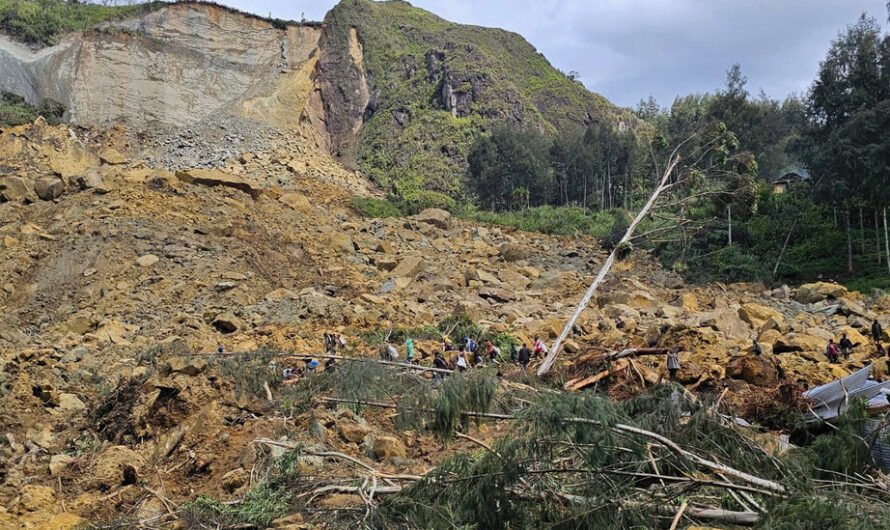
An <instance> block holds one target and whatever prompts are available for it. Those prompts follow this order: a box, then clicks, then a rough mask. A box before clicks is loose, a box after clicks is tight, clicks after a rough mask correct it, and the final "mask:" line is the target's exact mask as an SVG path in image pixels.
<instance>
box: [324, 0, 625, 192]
mask: <svg viewBox="0 0 890 530" xmlns="http://www.w3.org/2000/svg"><path fill="white" fill-rule="evenodd" d="M321 49H322V52H323V53H322V57H321V60H320V68H319V70H320V72H319V73H320V76H319V80H320V82H321V89H322V93H323V96H324V100H325V104H326V106H327V109H328V116H329V122H328V130H329V132H330V134H331V136H332V146H333V148H334V150H335V152H336V154H338V155H340V156H341V157H344V158H347V159H352V158H356V159H357V161H358V163H359V165H360V166H361V167H362V169H364V170H365V171H366V172H367V173H368V174H370V175H371V176H372V177H373V178H374V179H375V180H376V181H377V182H379V183H382V184H385V185H391V186H393V187H394V188H396V190H397V191H398V192H399V194H400V195H403V196H410V195H412V194H413V193H414V192H416V191H417V190H420V189H423V190H433V191H436V192H441V193H445V194H448V195H457V194H459V187H460V186H459V185H460V182H459V179H458V178H456V176H457V175H460V174H461V173H462V171H461V169H462V164H463V161H464V160H465V159H466V154H467V151H468V148H469V145H470V144H471V142H472V139H473V138H474V136H475V132H477V131H478V130H479V129H480V128H483V127H485V126H486V124H489V123H491V122H495V121H508V122H513V123H516V124H523V125H529V126H534V127H538V128H540V129H542V130H545V131H555V130H557V129H561V128H565V127H570V126H580V125H583V124H585V123H589V122H592V121H597V120H602V121H605V122H609V123H611V124H613V125H616V126H618V125H619V123H620V122H621V121H623V120H627V121H628V122H630V121H632V118H631V117H629V116H625V115H624V114H623V113H622V112H621V111H620V110H618V109H616V107H614V106H613V105H612V104H610V103H609V102H608V101H607V100H605V99H604V98H603V97H602V96H599V95H597V94H593V93H591V92H589V91H588V90H586V89H585V88H584V86H583V85H582V84H581V83H579V82H576V81H573V80H572V79H570V78H568V77H567V76H566V75H564V74H563V73H561V72H560V71H558V70H557V69H555V68H554V67H553V66H552V65H551V64H550V63H549V62H548V61H547V59H546V58H545V57H544V56H543V55H541V54H540V53H539V52H538V51H537V50H535V48H534V47H533V46H532V45H531V44H529V43H528V42H527V41H526V40H525V39H523V38H522V37H521V36H520V35H517V34H515V33H510V32H507V31H503V30H500V29H489V28H481V27H476V26H465V25H459V24H454V23H451V22H448V21H446V20H443V19H441V18H439V17H437V16H435V15H433V14H432V13H429V12H426V11H423V10H421V9H417V8H414V7H412V6H411V5H410V4H408V3H407V2H402V1H391V2H371V1H369V0H344V1H343V2H341V3H340V4H339V5H337V6H336V7H335V8H334V9H332V10H331V11H330V12H329V13H328V15H327V17H326V19H325V31H324V35H323V37H322V44H321ZM356 133H358V134H356Z"/></svg>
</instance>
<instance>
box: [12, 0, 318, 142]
mask: <svg viewBox="0 0 890 530" xmlns="http://www.w3.org/2000/svg"><path fill="white" fill-rule="evenodd" d="M320 35H321V30H320V29H319V28H313V27H294V26H292V27H289V28H287V29H280V28H277V27H275V26H273V25H272V24H271V23H269V22H266V21H264V20H260V19H257V18H253V17H249V16H245V15H243V14H239V13H236V12H232V11H229V10H227V9H224V8H220V7H216V6H212V5H202V4H177V5H172V6H169V7H166V8H163V9H160V10H158V11H155V12H153V13H150V14H148V15H145V16H143V17H140V18H136V19H131V20H127V21H122V22H119V23H114V24H112V25H111V26H109V28H108V30H107V31H101V32H88V33H85V34H76V35H71V36H69V37H67V38H66V39H65V40H64V41H63V42H62V43H61V44H59V45H57V46H55V47H53V48H47V49H44V50H41V51H39V52H32V51H31V50H28V49H26V48H24V47H22V46H19V45H16V44H14V43H11V42H10V41H8V40H6V39H5V38H2V37H0V39H2V40H0V71H2V73H0V88H2V89H4V90H8V91H10V92H14V93H16V94H19V95H22V96H24V97H25V98H26V99H27V100H28V101H30V102H36V101H38V100H40V99H44V98H51V99H54V100H57V101H59V102H61V103H63V104H64V105H65V107H66V108H67V109H68V113H69V115H68V118H69V120H70V121H71V122H73V123H77V124H80V125H103V124H107V123H111V122H118V121H119V122H126V123H129V124H131V125H134V126H137V127H138V126H144V125H149V124H160V125H177V126H181V125H188V124H191V123H194V122H197V121H200V120H201V119H203V118H205V117H207V116H210V115H213V114H214V113H219V112H221V111H225V112H227V113H230V112H233V111H234V112H238V111H240V110H243V108H242V107H241V106H240V105H239V104H240V103H242V102H243V101H245V100H247V99H250V98H257V97H261V96H270V95H273V94H274V93H275V91H276V88H278V86H279V85H280V84H282V83H283V81H284V80H286V79H287V78H288V74H290V73H292V72H294V71H299V70H300V69H301V67H303V66H304V65H305V64H306V63H307V62H308V61H310V58H311V57H312V55H313V54H314V53H315V51H316V49H317V46H318V39H319V37H320ZM291 77H293V76H291ZM311 88H312V87H311V86H307V87H305V93H303V94H302V97H301V98H297V100H298V102H299V106H298V107H297V108H294V109H289V110H290V111H291V112H292V113H293V114H295V115H296V116H299V115H300V113H301V112H302V109H303V106H305V105H306V102H307V100H308V98H309V95H310V94H309V92H310V89H311Z"/></svg>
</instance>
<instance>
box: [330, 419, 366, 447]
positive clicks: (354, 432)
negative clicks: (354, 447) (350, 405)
mask: <svg viewBox="0 0 890 530" xmlns="http://www.w3.org/2000/svg"><path fill="white" fill-rule="evenodd" d="M337 431H338V432H339V433H340V436H342V437H343V439H344V440H346V441H347V442H352V443H361V441H362V440H364V439H365V437H366V436H368V434H369V433H370V432H371V430H370V429H369V428H368V426H367V425H364V424H361V423H358V422H352V421H340V422H338V423H337Z"/></svg>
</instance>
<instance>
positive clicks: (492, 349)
mask: <svg viewBox="0 0 890 530" xmlns="http://www.w3.org/2000/svg"><path fill="white" fill-rule="evenodd" d="M485 353H487V354H488V360H489V361H490V362H492V363H493V362H495V361H496V360H497V359H498V357H500V356H501V349H500V348H498V347H497V346H495V345H494V344H492V342H491V341H488V342H486V343H485Z"/></svg>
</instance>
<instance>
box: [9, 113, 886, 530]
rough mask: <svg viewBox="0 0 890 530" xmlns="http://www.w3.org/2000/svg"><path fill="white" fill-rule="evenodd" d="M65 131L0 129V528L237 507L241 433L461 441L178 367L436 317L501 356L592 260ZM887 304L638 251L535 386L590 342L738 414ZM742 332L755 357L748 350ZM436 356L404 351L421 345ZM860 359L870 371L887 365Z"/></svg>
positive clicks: (247, 469)
mask: <svg viewBox="0 0 890 530" xmlns="http://www.w3.org/2000/svg"><path fill="white" fill-rule="evenodd" d="M87 137H88V138H89V139H88V140H86V139H84V140H81V139H79V138H78V134H77V132H76V131H73V130H69V129H68V128H67V127H65V126H60V127H50V126H47V125H46V124H44V123H38V124H35V125H33V126H25V127H20V128H16V129H11V130H7V131H4V132H2V133H0V158H2V160H3V162H2V164H3V166H4V167H5V173H6V174H7V175H8V176H6V177H2V178H3V179H6V180H5V181H3V180H0V191H2V193H4V195H3V197H4V199H3V202H2V203H0V223H2V224H0V243H2V246H0V256H2V260H0V303H2V306H3V312H2V314H0V435H2V436H0V527H2V528H7V527H9V528H72V527H74V526H76V525H77V524H79V523H81V522H82V519H81V518H84V519H87V520H93V521H95V520H108V519H112V518H115V517H122V516H130V517H136V518H137V519H140V520H148V519H150V518H152V517H155V518H157V516H159V515H163V514H164V512H165V511H167V510H168V509H170V508H171V507H172V505H173V504H176V505H178V504H180V503H182V502H185V501H188V500H192V499H194V498H196V497H197V496H198V495H210V496H213V497H216V498H220V499H224V500H230V499H238V498H241V497H243V495H244V493H245V492H246V491H247V490H248V489H249V488H250V487H251V486H252V485H255V484H256V482H257V477H256V476H255V470H256V469H257V466H258V463H259V462H260V461H261V460H262V459H263V458H265V457H266V454H267V453H268V451H269V449H268V448H266V447H264V446H260V445H257V444H255V443H254V441H255V440H257V439H258V438H269V439H275V440H277V439H281V438H282V437H286V438H287V440H289V441H290V442H305V443H307V444H314V445H315V446H319V447H322V448H324V449H326V450H333V451H339V452H343V453H345V454H348V455H350V456H353V457H355V458H359V459H361V460H362V461H365V462H368V463H369V464H373V465H374V466H375V467H378V468H380V469H384V470H386V471H389V472H393V473H410V474H419V473H423V472H425V471H427V470H429V469H430V468H432V467H433V466H435V465H436V464H437V463H439V462H441V461H442V459H443V458H445V457H446V456H448V455H451V454H454V453H455V452H458V451H465V450H477V449H478V448H477V446H475V445H473V444H472V443H470V442H469V441H466V440H458V441H457V442H455V443H452V444H451V445H449V446H447V447H445V446H443V445H442V444H441V443H440V442H438V441H436V440H435V439H434V438H433V437H432V436H430V435H428V434H425V433H414V432H401V431H399V430H398V429H396V428H395V426H394V423H393V419H392V415H391V414H388V413H381V412H374V411H368V412H366V413H365V414H364V417H358V416H355V415H354V414H352V413H351V412H347V411H344V410H333V409H330V410H329V409H324V408H318V407H316V408H314V409H311V410H309V411H308V412H302V413H299V414H296V415H294V416H290V417H288V416H287V415H283V414H282V413H281V412H280V410H277V409H276V408H275V407H273V405H272V404H270V403H268V402H267V401H266V400H265V399H264V397H263V393H262V392H261V391H260V392H259V393H257V394H249V393H247V394H245V392H243V389H241V388H239V387H238V383H237V381H236V379H237V378H236V377H234V376H233V373H234V372H232V371H231V370H230V371H226V369H225V367H224V366H223V365H221V364H219V363H217V362H214V361H213V358H212V357H202V356H197V355H190V354H200V353H208V352H212V351H215V350H216V348H217V347H218V346H222V347H224V349H225V350H226V351H231V352H250V351H257V350H266V351H277V352H280V351H295V352H299V353H311V352H316V353H317V352H319V351H320V350H321V347H322V344H321V334H322V332H323V331H325V330H335V331H338V332H342V333H343V334H344V335H345V336H346V338H347V340H348V342H349V344H350V351H351V353H352V354H356V355H368V356H372V355H374V352H373V348H372V347H370V346H366V345H365V344H364V342H363V341H362V338H361V337H362V336H363V334H364V333H367V332H371V331H385V330H388V329H390V328H394V327H404V328H407V327H417V326H420V325H434V324H435V323H437V322H438V321H440V320H442V319H444V318H445V317H447V316H449V315H451V314H453V313H455V312H463V313H466V314H468V315H470V316H471V317H472V318H473V319H474V320H476V321H478V322H480V323H481V324H482V325H483V326H484V327H486V328H488V329H491V330H494V331H498V332H504V333H510V334H512V335H515V336H516V337H518V338H519V339H520V340H521V341H523V342H527V343H530V342H531V340H532V339H533V337H534V336H535V335H538V334H539V335H541V336H542V337H544V338H545V340H553V339H554V338H555V337H556V335H557V334H558V333H559V332H560V330H561V327H562V323H563V322H564V321H565V319H566V317H567V316H568V314H569V313H570V312H571V310H572V309H573V305H574V304H575V303H577V300H578V299H579V297H580V295H581V293H583V291H584V289H585V288H586V287H587V285H588V284H589V283H590V281H591V280H592V278H593V276H594V275H595V274H596V273H597V271H598V270H599V267H600V265H601V264H602V263H603V261H604V259H605V257H606V256H605V253H604V252H603V251H602V250H600V245H599V243H598V242H597V241H595V240H593V239H591V238H587V237H556V236H545V235H540V234H532V233H523V232H519V231H516V230H512V229H507V228H500V227H493V226H481V225H474V224H470V223H467V222H465V221H462V220H459V219H455V218H452V217H451V216H449V215H448V214H447V212H437V211H430V212H424V213H423V214H422V215H419V216H416V217H414V218H408V219H406V218H393V219H370V218H365V217H363V216H361V215H360V214H359V213H358V212H357V211H355V210H354V209H353V208H352V207H351V206H350V199H351V198H352V196H353V195H352V194H353V193H355V192H356V190H365V192H366V193H367V190H368V189H369V187H368V186H367V185H366V184H365V183H364V181H362V180H361V178H360V177H359V176H356V175H355V174H354V173H352V172H349V171H347V170H345V169H344V168H342V167H340V166H339V165H337V163H336V162H334V161H333V160H331V159H329V158H327V157H326V156H324V155H321V154H317V153H316V152H310V151H305V152H303V153H300V152H297V151H292V150H290V147H293V146H294V145H296V144H289V143H287V142H288V140H287V139H285V140H281V142H282V143H279V144H277V145H273V146H272V147H271V148H270V151H266V152H259V153H253V154H250V155H239V157H237V158H233V159H231V160H229V161H228V162H227V163H226V164H225V165H224V166H223V167H221V168H218V169H213V170H206V169H205V170H199V171H193V170H188V169H184V170H179V171H166V170H164V169H157V168H151V167H149V166H148V165H147V164H145V163H144V160H143V159H142V158H141V154H140V152H139V150H138V149H134V148H133V146H132V144H128V143H127V142H129V141H130V140H127V138H128V133H127V132H126V131H125V130H120V131H118V132H117V133H115V132H114V131H105V132H103V133H102V134H97V135H92V136H90V135H87V136H85V138H87ZM110 149H115V150H116V152H112V151H110ZM292 168H296V169H292ZM270 175H274V178H273V177H270ZM264 176H266V177H268V178H263V177H264ZM9 179H16V180H9ZM338 179H339V180H338ZM4 182H5V184H4ZM344 182H351V183H352V185H350V186H347V185H344ZM50 184H53V186H55V191H54V192H53V193H48V192H46V189H45V188H46V187H47V186H49V185H50ZM4 186H5V187H4ZM38 190H42V191H40V192H39V191H38ZM887 307H890V304H888V301H887V300H886V299H884V300H867V299H865V298H864V297H863V296H862V295H860V294H858V293H848V292H846V291H845V290H843V289H840V288H838V287H837V286H834V285H813V286H806V287H803V288H800V289H798V290H797V291H796V293H795V292H793V291H791V290H790V289H787V288H786V289H777V290H775V291H766V290H765V289H764V287H763V286H760V285H748V284H736V285H726V286H724V285H713V286H701V287H696V286H687V285H684V283H683V282H682V281H681V279H680V278H679V277H678V276H676V275H675V274H673V273H671V272H668V271H665V270H663V269H661V268H660V267H659V266H658V265H657V264H656V263H655V261H654V260H653V259H651V258H650V257H649V256H647V255H646V254H645V253H642V252H640V253H637V254H635V255H633V256H632V257H631V258H630V259H629V260H628V261H624V262H621V263H619V264H618V265H617V266H616V268H615V269H614V270H613V273H612V274H611V276H610V279H609V280H608V281H607V283H606V284H605V285H604V286H603V288H602V289H601V291H600V293H599V296H598V297H597V300H596V303H594V304H592V306H591V307H590V308H589V309H588V310H586V311H585V312H584V314H583V316H582V318H581V319H580V320H579V323H578V326H577V327H576V333H575V335H574V336H573V337H572V343H571V344H570V347H569V348H567V349H568V350H570V351H572V352H573V353H565V354H563V355H562V356H561V357H560V359H559V362H558V363H557V367H556V376H557V378H559V377H564V378H566V379H568V378H570V377H578V376H585V375H591V374H593V373H596V372H598V371H599V370H601V369H602V367H601V366H598V365H596V364H595V363H581V362H577V360H578V359H580V358H582V357H583V356H585V355H587V356H588V357H589V353H590V352H595V351H600V349H602V350H616V349H621V348H627V347H645V346H660V347H674V346H680V347H681V348H682V353H681V355H680V358H681V362H682V369H681V371H680V374H679V378H680V381H681V382H682V383H684V384H686V385H688V388H690V389H691V390H693V391H696V392H715V393H717V392H720V391H722V390H723V389H724V388H728V389H729V391H728V392H729V398H728V399H727V401H728V402H730V403H734V404H738V406H739V408H740V409H741V410H744V405H745V403H746V402H747V400H749V399H753V397H754V396H759V395H763V394H764V393H770V392H777V388H778V387H779V386H780V385H783V384H790V385H797V386H800V385H803V384H809V385H816V384H820V383H824V382H827V381H829V380H831V379H834V378H836V377H840V376H843V375H845V374H847V373H849V371H850V370H853V369H856V368H859V367H861V366H864V364H865V363H866V362H867V361H868V358H869V356H870V353H871V350H872V346H871V345H870V343H869V340H868V339H867V338H866V337H864V336H861V335H866V336H867V335H868V333H867V326H868V325H870V323H871V319H872V318H873V317H874V316H876V314H875V313H873V312H872V309H871V308H874V309H875V311H878V310H886V308H887ZM884 322H885V329H887V328H890V325H888V322H886V319H885V321H884ZM840 333H847V334H848V335H849V336H851V338H852V339H853V341H854V342H861V343H862V345H861V346H859V347H858V348H857V350H856V353H854V355H853V358H852V359H851V361H850V362H848V363H844V364H842V365H830V364H828V363H827V362H826V359H825V356H824V355H823V353H822V352H823V350H824V346H825V342H826V341H827V339H828V338H830V337H832V336H833V337H839V335H840ZM753 338H760V340H761V342H762V344H763V348H764V354H763V355H762V356H761V357H754V356H752V354H751V353H750V349H751V340H752V339H753ZM435 347H436V344H435V343H428V342H426V343H425V342H421V343H419V349H420V350H421V352H422V354H423V353H424V352H426V353H429V352H430V351H431V350H432V349H434V348H435ZM421 362H422V363H424V364H430V362H431V359H430V358H429V357H428V356H427V357H426V358H424V359H423V360H422V361H421ZM876 364H877V370H876V371H877V373H878V376H879V377H886V376H887V373H888V371H887V363H886V360H885V359H884V360H880V361H878V362H877V363H876ZM634 366H635V368H636V372H635V371H634V370H630V369H628V370H625V371H623V372H620V373H618V374H616V375H613V376H612V377H611V378H610V379H609V381H608V385H607V388H608V389H609V391H610V392H612V393H614V394H615V395H616V396H621V395H626V394H627V393H628V392H636V391H639V389H640V388H641V382H640V379H643V380H645V381H646V382H645V383H642V384H651V382H652V380H656V381H657V380H658V378H660V377H662V376H663V372H664V363H663V359H661V358H649V357H644V358H640V359H639V360H637V361H635V365H634ZM514 371H515V370H514V369H512V368H511V369H507V370H506V371H505V375H506V378H507V379H511V378H513V377H514V373H513V372H514ZM770 395H772V394H770ZM777 395H778V394H777ZM497 432H498V428H497V427H496V426H495V427H491V426H490V427H489V428H487V429H483V431H482V432H480V433H477V434H475V436H477V437H478V438H480V439H482V440H483V441H485V440H491V439H492V438H494V437H495V436H496V435H497ZM369 437H370V438H369ZM304 465H307V466H314V468H313V473H318V474H321V475H325V476H328V477H336V476H343V477H348V476H350V472H351V469H350V467H349V466H348V465H345V464H344V463H343V462H340V461H336V460H332V459H325V458H316V459H314V460H306V461H305V462H304ZM356 500H357V498H356V497H354V496H346V497H343V496H335V497H331V498H329V499H328V500H326V501H324V502H325V503H327V504H326V505H330V506H339V505H342V504H345V505H351V504H354V503H355V502H356ZM358 502H359V503H360V502H361V501H360V499H359V500H358ZM165 503H169V504H168V505H165Z"/></svg>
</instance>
